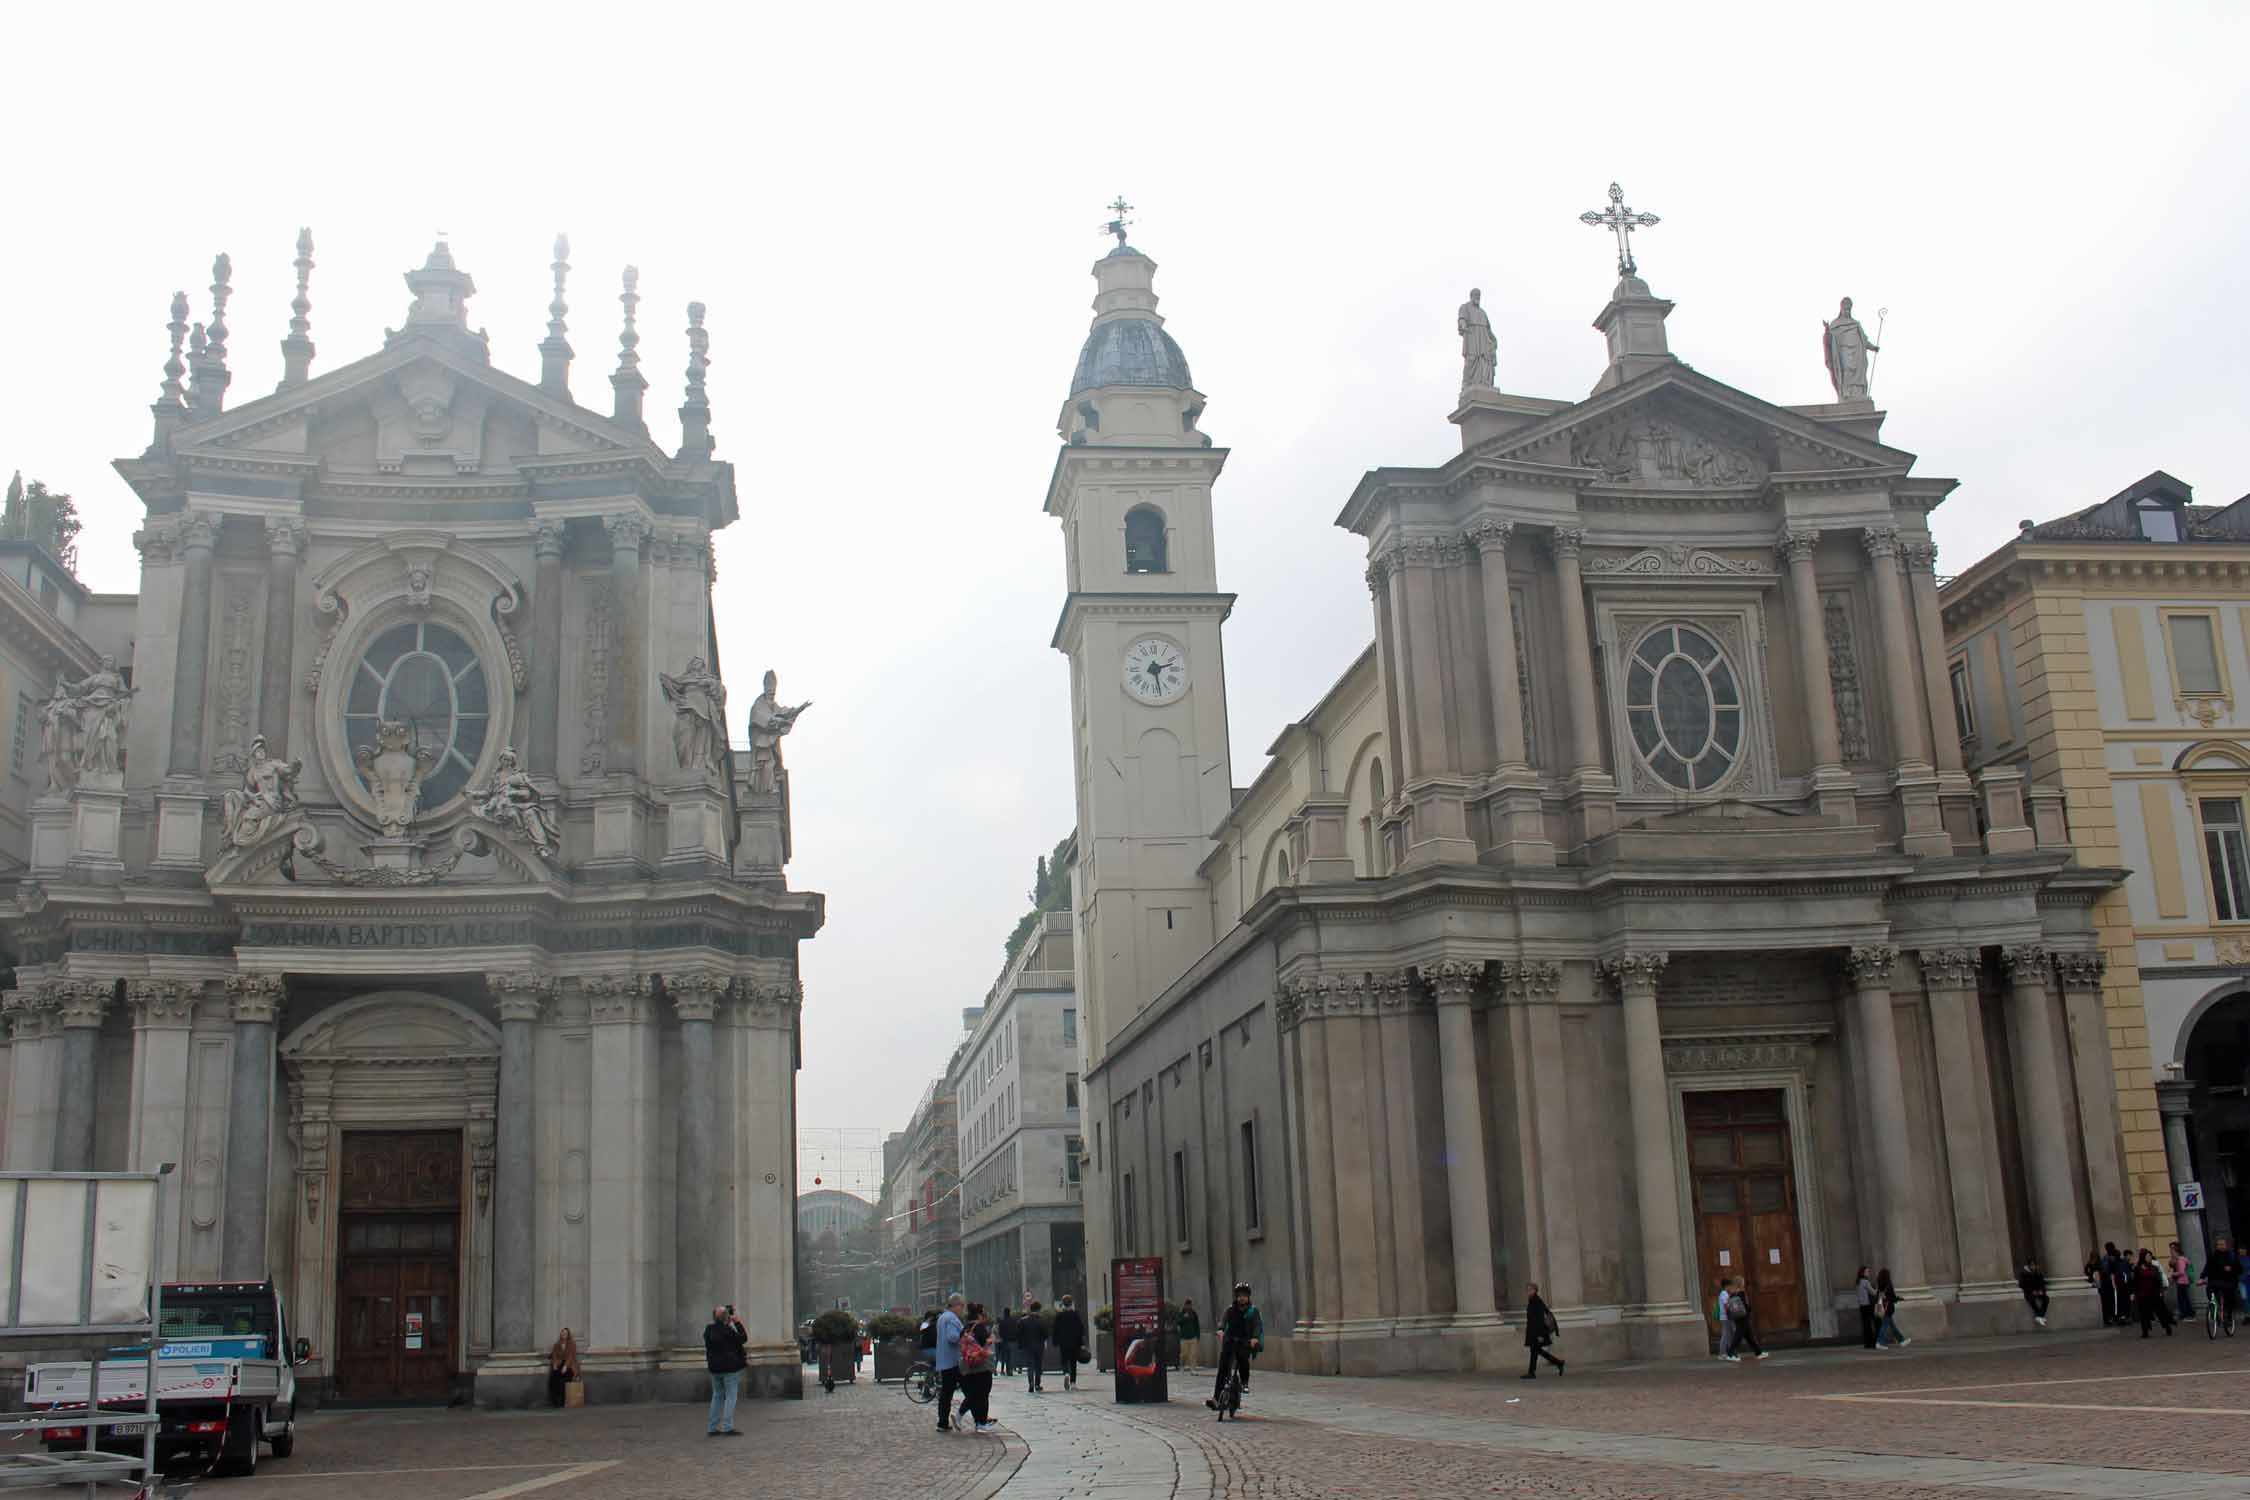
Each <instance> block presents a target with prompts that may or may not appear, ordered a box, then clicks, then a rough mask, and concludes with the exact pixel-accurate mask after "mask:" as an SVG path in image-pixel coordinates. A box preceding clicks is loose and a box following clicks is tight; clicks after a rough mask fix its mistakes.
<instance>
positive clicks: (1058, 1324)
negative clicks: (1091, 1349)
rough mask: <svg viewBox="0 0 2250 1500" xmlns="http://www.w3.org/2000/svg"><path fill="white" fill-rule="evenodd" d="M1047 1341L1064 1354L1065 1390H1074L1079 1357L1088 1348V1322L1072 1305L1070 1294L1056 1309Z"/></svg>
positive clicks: (1066, 1295) (1066, 1294) (1064, 1297)
mask: <svg viewBox="0 0 2250 1500" xmlns="http://www.w3.org/2000/svg"><path fill="white" fill-rule="evenodd" d="M1047 1341H1048V1342H1049V1343H1051V1344H1053V1345H1054V1346H1055V1348H1056V1349H1057V1350H1059V1351H1060V1352H1061V1354H1062V1366H1063V1389H1064V1390H1066V1391H1068V1390H1074V1389H1076V1388H1077V1385H1078V1356H1079V1355H1080V1354H1081V1353H1083V1352H1084V1351H1085V1348H1086V1320H1085V1319H1084V1318H1083V1317H1081V1316H1079V1312H1078V1309H1077V1308H1076V1307H1074V1306H1072V1305H1071V1299H1070V1295H1069V1293H1067V1292H1066V1293H1064V1294H1063V1297H1062V1306H1061V1307H1058V1308H1056V1309H1055V1321H1054V1326H1053V1327H1051V1328H1049V1329H1048V1330H1047Z"/></svg>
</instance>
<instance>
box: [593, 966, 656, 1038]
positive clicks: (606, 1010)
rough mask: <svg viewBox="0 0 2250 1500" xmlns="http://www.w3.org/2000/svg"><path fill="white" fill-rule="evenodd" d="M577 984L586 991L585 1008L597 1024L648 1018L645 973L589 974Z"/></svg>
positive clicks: (646, 977) (647, 991) (613, 1024)
mask: <svg viewBox="0 0 2250 1500" xmlns="http://www.w3.org/2000/svg"><path fill="white" fill-rule="evenodd" d="M578 985H579V988H580V989H582V990H584V991H585V992H586V1009H587V1012H588V1013H589V1014H590V1015H591V1016H592V1017H593V1022H594V1024H595V1025H596V1026H615V1025H619V1024H622V1023H624V1022H628V1021H645V1020H647V1019H648V993H649V981H648V976H647V975H646V974H588V975H587V976H586V977H585V978H583V979H581V980H579V981H578Z"/></svg>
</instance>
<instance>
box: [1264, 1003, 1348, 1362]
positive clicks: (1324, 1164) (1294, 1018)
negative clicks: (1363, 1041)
mask: <svg viewBox="0 0 2250 1500" xmlns="http://www.w3.org/2000/svg"><path fill="white" fill-rule="evenodd" d="M1274 1014H1275V1016H1276V1018H1277V1019H1278V1022H1279V1025H1280V1027H1281V1030H1282V1033H1283V1035H1284V1036H1285V1037H1286V1038H1287V1039H1288V1043H1289V1046H1290V1049H1291V1057H1292V1060H1293V1062H1294V1064H1295V1067H1294V1069H1293V1071H1292V1082H1293V1084H1294V1086H1295V1087H1296V1090H1297V1092H1298V1093H1299V1094H1300V1096H1301V1097H1302V1099H1303V1101H1304V1103H1303V1109H1304V1121H1305V1125H1304V1129H1305V1137H1304V1146H1303V1153H1302V1154H1303V1163H1302V1167H1303V1169H1302V1171H1300V1172H1299V1173H1298V1174H1297V1187H1298V1190H1299V1191H1300V1192H1302V1193H1303V1194H1304V1200H1305V1225H1306V1230H1307V1239H1306V1244H1305V1246H1304V1249H1303V1252H1302V1254H1303V1264H1304V1266H1305V1267H1306V1271H1307V1277H1306V1287H1305V1291H1306V1298H1305V1300H1306V1304H1307V1305H1306V1308H1305V1310H1304V1312H1303V1313H1301V1314H1300V1315H1299V1318H1298V1327H1299V1331H1300V1333H1304V1334H1314V1333H1317V1332H1319V1330H1320V1329H1321V1328H1322V1327H1323V1326H1324V1325H1328V1324H1333V1323H1334V1322H1335V1321H1336V1318H1337V1316H1338V1312H1337V1309H1338V1304H1339V1303H1340V1302H1341V1301H1342V1298H1343V1283H1342V1279H1341V1274H1340V1271H1339V1269H1338V1266H1337V1262H1336V1250H1337V1223H1336V1212H1337V1210H1336V1172H1335V1160H1336V1147H1335V1135H1334V1120H1333V1116H1332V1114H1331V1111H1330V1109H1329V1102H1328V1032H1327V1028H1325V1027H1324V1026H1321V1025H1319V1024H1317V1023H1318V1022H1319V1021H1320V1020H1321V1019H1322V1017H1323V1016H1324V1014H1325V1012H1324V1011H1323V1010H1322V1009H1321V1007H1320V982H1319V980H1318V979H1316V978H1313V977H1310V976H1306V977H1300V978H1296V979H1291V980H1288V981H1287V982H1285V983H1284V984H1283V985H1282V986H1281V993H1280V994H1279V995H1278V996H1277V997H1276V998H1275V1001H1274ZM1308 1021H1309V1022H1312V1023H1315V1024H1310V1025H1308V1024H1306V1023H1307V1022H1308Z"/></svg>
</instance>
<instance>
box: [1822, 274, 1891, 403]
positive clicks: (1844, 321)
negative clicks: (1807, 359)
mask: <svg viewBox="0 0 2250 1500" xmlns="http://www.w3.org/2000/svg"><path fill="white" fill-rule="evenodd" d="M1820 328H1821V333H1820V357H1821V359H1822V360H1823V361H1824V362H1825V363H1826V364H1827V366H1828V383H1829V384H1830V385H1832V386H1834V387H1835V388H1836V399H1837V400H1839V401H1865V400H1867V399H1869V398H1868V394H1867V375H1868V368H1867V356H1868V355H1870V354H1875V353H1879V352H1880V351H1881V346H1880V345H1878V344H1874V343H1870V342H1869V341H1868V338H1867V330H1866V329H1865V328H1862V327H1861V326H1860V323H1859V319H1857V318H1855V317H1853V316H1852V299H1851V298H1849V297H1846V298H1845V299H1844V301H1843V305H1842V306H1840V307H1838V308H1837V309H1836V316H1835V318H1834V319H1832V320H1828V321H1824V322H1823V323H1822V324H1821V325H1820Z"/></svg>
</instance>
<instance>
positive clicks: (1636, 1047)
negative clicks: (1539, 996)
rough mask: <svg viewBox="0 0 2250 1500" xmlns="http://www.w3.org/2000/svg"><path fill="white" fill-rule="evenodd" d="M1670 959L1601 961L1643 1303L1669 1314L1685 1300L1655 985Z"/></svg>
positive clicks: (1632, 956)
mask: <svg viewBox="0 0 2250 1500" xmlns="http://www.w3.org/2000/svg"><path fill="white" fill-rule="evenodd" d="M1670 957H1671V955H1670V954H1666V953H1626V954H1621V955H1619V956H1618V957H1616V958H1606V959H1603V960H1602V973H1603V974H1604V975H1605V976H1606V977H1607V978H1608V979H1609V981H1610V983H1612V984H1614V985H1616V986H1617V995H1618V999H1619V1001H1620V1002H1621V1003H1622V1004H1623V1006H1624V1011H1625V1089H1626V1106H1627V1108H1628V1109H1629V1110H1630V1111H1631V1112H1632V1119H1633V1190H1634V1196H1635V1198H1636V1199H1637V1200H1638V1203H1639V1206H1640V1221H1641V1222H1640V1232H1641V1233H1640V1242H1641V1274H1642V1278H1643V1298H1644V1300H1645V1301H1646V1302H1647V1304H1648V1305H1649V1306H1650V1307H1670V1306H1672V1305H1674V1304H1677V1303H1680V1302H1681V1301H1683V1300H1684V1299H1685V1298H1686V1296H1687V1263H1686V1261H1685V1259H1684V1258H1683V1256H1682V1254H1681V1247H1680V1192H1679V1184H1678V1180H1677V1177H1676V1170H1677V1168H1676V1163H1675V1162H1674V1161H1673V1158H1672V1093H1671V1088H1670V1086H1669V1085H1668V1084H1667V1083H1666V1082H1665V1079H1664V1034H1663V1029H1662V1027H1661V1026H1660V1024H1659V1023H1658V1020H1657V1014H1656V982H1657V980H1658V979H1659V978H1660V977H1661V976H1662V975H1663V973H1664V965H1665V963H1666V962H1667V961H1668V960H1669V959H1670Z"/></svg>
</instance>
